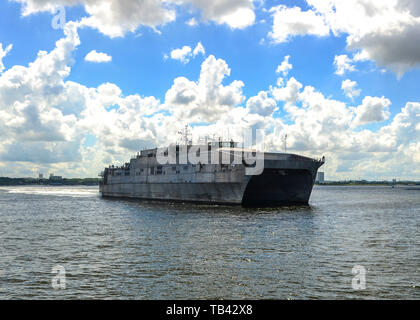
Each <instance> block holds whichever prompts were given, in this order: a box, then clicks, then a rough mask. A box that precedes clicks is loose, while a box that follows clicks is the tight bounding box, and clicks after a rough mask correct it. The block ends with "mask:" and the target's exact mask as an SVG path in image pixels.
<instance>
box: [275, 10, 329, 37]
mask: <svg viewBox="0 0 420 320" xmlns="http://www.w3.org/2000/svg"><path fill="white" fill-rule="evenodd" d="M270 12H272V13H273V29H272V31H271V32H270V33H269V35H268V36H269V37H270V38H271V40H272V41H273V42H274V43H281V42H287V41H288V40H289V39H290V38H291V37H294V36H298V35H307V34H309V35H315V36H327V35H328V34H329V32H330V29H329V27H328V26H327V25H326V23H325V21H324V18H323V17H322V16H321V15H319V14H317V13H316V12H314V11H312V10H308V11H302V10H301V8H299V7H293V8H288V7H286V6H284V5H280V6H277V7H273V8H271V9H270Z"/></svg>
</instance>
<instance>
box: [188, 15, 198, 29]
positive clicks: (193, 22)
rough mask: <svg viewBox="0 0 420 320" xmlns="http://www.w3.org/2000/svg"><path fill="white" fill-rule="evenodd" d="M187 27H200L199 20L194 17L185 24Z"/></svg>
mask: <svg viewBox="0 0 420 320" xmlns="http://www.w3.org/2000/svg"><path fill="white" fill-rule="evenodd" d="M185 24H186V25H189V26H190V27H195V26H197V25H198V22H197V20H196V19H195V18H194V17H192V18H191V19H189V20H188V21H187V22H185Z"/></svg>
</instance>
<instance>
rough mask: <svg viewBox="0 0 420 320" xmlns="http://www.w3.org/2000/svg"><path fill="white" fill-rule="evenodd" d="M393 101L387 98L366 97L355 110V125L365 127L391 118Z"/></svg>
mask: <svg viewBox="0 0 420 320" xmlns="http://www.w3.org/2000/svg"><path fill="white" fill-rule="evenodd" d="M390 105H391V101H389V99H386V98H385V97H382V98H379V97H369V96H367V97H365V98H364V99H363V102H362V104H361V105H360V106H358V107H356V108H353V110H354V112H355V113H356V118H355V119H354V124H355V125H364V124H369V123H372V122H382V121H385V120H387V119H388V118H389V115H390V112H389V106H390Z"/></svg>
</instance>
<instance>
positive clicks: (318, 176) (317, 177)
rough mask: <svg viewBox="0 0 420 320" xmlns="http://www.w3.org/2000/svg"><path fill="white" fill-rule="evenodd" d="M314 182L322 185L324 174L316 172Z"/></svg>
mask: <svg viewBox="0 0 420 320" xmlns="http://www.w3.org/2000/svg"><path fill="white" fill-rule="evenodd" d="M316 182H318V183H324V182H325V176H324V172H318V173H317V175H316Z"/></svg>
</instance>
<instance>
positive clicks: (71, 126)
mask: <svg viewBox="0 0 420 320" xmlns="http://www.w3.org/2000/svg"><path fill="white" fill-rule="evenodd" d="M64 31H65V37H63V38H62V39H60V40H59V41H57V42H56V46H55V48H54V49H53V50H51V51H50V52H45V51H40V52H39V53H38V56H37V57H36V59H35V60H34V61H33V62H32V63H30V64H29V65H28V66H27V67H24V66H13V67H11V68H9V69H8V70H6V71H5V72H4V73H2V74H0V138H1V139H0V166H1V167H2V168H7V170H9V171H7V172H6V173H7V174H9V175H21V174H22V172H25V173H26V172H29V171H31V170H41V169H42V170H43V171H44V172H45V170H50V172H51V171H53V172H56V173H58V172H59V173H60V174H62V175H65V176H94V175H96V174H97V172H98V171H99V170H101V169H102V168H103V167H104V166H106V165H108V164H110V163H112V164H121V163H123V162H125V161H127V159H128V158H129V156H130V155H132V154H134V153H135V152H136V151H138V150H140V149H141V148H142V147H154V146H163V145H167V144H168V143H170V142H174V139H175V136H176V132H177V131H178V130H179V127H180V125H181V124H182V125H184V124H185V123H195V122H200V124H202V125H201V126H195V127H193V132H194V135H195V136H197V134H206V133H209V132H211V131H213V132H215V133H220V132H222V131H223V129H225V130H226V128H229V130H230V134H231V135H232V136H234V137H236V138H237V137H238V136H239V134H240V132H241V130H242V129H243V128H261V129H263V130H264V131H265V133H266V150H267V151H279V150H282V149H283V142H282V140H281V137H282V136H284V134H285V133H287V134H288V145H287V147H288V150H289V151H291V152H298V153H302V154H305V155H308V156H313V157H316V156H322V155H325V156H326V157H327V164H326V165H325V167H323V170H324V171H326V173H327V176H328V177H329V178H346V177H354V176H355V175H357V176H365V177H367V178H369V177H370V176H371V175H372V174H375V175H380V174H392V175H394V172H396V171H397V174H398V176H400V177H403V176H409V177H411V178H413V177H420V170H419V169H417V168H420V163H419V161H420V143H419V142H418V141H420V103H419V102H408V103H407V104H406V105H405V106H403V108H402V109H401V111H400V112H398V113H397V114H396V115H395V116H394V117H393V118H392V119H390V122H389V123H388V124H386V125H383V126H382V127H381V128H380V129H378V130H377V131H372V130H369V129H368V128H367V127H364V128H360V127H358V126H360V125H365V124H370V123H377V122H382V121H385V120H387V119H389V117H390V113H389V106H390V103H391V102H390V101H389V100H388V99H387V98H385V97H365V98H364V99H363V101H362V103H361V105H359V106H357V107H354V108H352V107H350V106H348V105H347V104H346V103H345V102H343V101H339V100H335V99H331V98H329V97H327V96H325V95H324V94H323V93H322V92H320V91H319V90H317V89H316V88H315V87H313V86H310V85H303V84H302V83H301V82H300V81H299V80H297V79H295V78H290V79H288V80H287V81H286V80H284V81H283V80H282V81H278V83H277V84H276V85H275V86H272V87H270V88H269V90H267V91H260V92H259V93H258V94H257V95H256V96H253V97H250V98H249V99H246V98H245V96H244V94H243V92H242V88H243V86H244V83H243V82H242V81H240V80H233V81H230V82H226V81H227V78H228V77H229V76H230V68H229V66H228V64H227V62H226V61H224V60H222V59H217V58H216V57H215V56H213V55H210V56H208V57H207V58H206V59H205V60H204V61H203V63H202V65H201V70H200V73H199V75H198V79H187V78H185V77H177V78H175V79H174V82H173V84H172V86H171V87H170V88H168V90H167V92H166V95H165V99H164V101H163V103H162V102H161V101H159V99H157V98H155V97H153V96H142V95H139V94H133V95H128V96H125V95H124V93H123V92H122V90H121V89H120V88H119V87H118V85H116V84H113V83H104V84H101V85H100V86H98V87H86V86H84V85H82V84H79V83H76V82H73V81H69V80H67V79H66V78H67V77H68V76H69V75H70V72H71V65H72V63H73V61H72V60H73V59H72V53H73V51H74V50H76V48H77V47H78V46H79V44H80V40H79V37H78V34H77V29H76V25H75V24H73V23H69V24H68V25H67V26H66V27H65V29H64ZM192 51H193V50H192ZM273 71H274V70H273ZM277 110H279V111H280V112H281V115H282V117H281V118H278V117H273V114H274V112H276V111H277ZM87 135H92V136H94V137H95V138H96V143H95V144H94V145H93V146H85V145H84V143H83V142H84V141H85V138H86V136H87ZM352 159H353V160H352ZM354 159H357V160H354ZM373 168H375V170H373ZM3 171H4V170H3ZM373 172H375V173H373ZM34 173H35V172H34Z"/></svg>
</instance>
